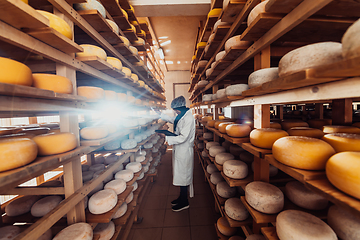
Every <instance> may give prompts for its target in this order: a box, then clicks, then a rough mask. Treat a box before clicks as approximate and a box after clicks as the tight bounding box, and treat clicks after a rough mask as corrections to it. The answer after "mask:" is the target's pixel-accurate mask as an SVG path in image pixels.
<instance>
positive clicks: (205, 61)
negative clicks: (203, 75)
mask: <svg viewBox="0 0 360 240" xmlns="http://www.w3.org/2000/svg"><path fill="white" fill-rule="evenodd" d="M207 64H208V61H207V60H201V61H199V62H198V67H205V66H206V65H207ZM200 82H201V81H200Z"/></svg>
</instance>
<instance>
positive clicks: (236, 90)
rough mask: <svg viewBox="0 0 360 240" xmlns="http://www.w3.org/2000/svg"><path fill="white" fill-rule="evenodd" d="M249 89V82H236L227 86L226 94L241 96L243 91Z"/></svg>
mask: <svg viewBox="0 0 360 240" xmlns="http://www.w3.org/2000/svg"><path fill="white" fill-rule="evenodd" d="M248 89H249V86H248V85H247V84H234V85H230V86H227V87H226V88H225V92H226V96H241V94H242V92H243V91H246V90H248Z"/></svg>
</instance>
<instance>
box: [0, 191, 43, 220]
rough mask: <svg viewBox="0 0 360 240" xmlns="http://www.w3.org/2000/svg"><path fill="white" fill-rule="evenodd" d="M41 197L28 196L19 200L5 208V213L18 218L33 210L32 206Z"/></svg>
mask: <svg viewBox="0 0 360 240" xmlns="http://www.w3.org/2000/svg"><path fill="white" fill-rule="evenodd" d="M39 198H40V196H36V195H28V196H24V197H20V198H17V199H15V200H13V201H11V202H10V203H9V204H7V205H6V206H5V213H6V215H7V216H9V217H16V216H19V215H22V214H24V213H27V212H29V211H30V210H31V207H32V205H33V204H34V203H35V202H36V201H38V200H39Z"/></svg>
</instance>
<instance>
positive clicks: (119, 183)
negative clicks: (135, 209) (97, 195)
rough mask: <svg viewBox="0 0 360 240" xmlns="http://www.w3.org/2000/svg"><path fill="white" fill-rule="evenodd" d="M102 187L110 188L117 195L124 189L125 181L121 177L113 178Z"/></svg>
mask: <svg viewBox="0 0 360 240" xmlns="http://www.w3.org/2000/svg"><path fill="white" fill-rule="evenodd" d="M104 189H112V190H114V191H115V193H116V194H118V195H119V194H121V193H123V192H124V191H125V189H126V182H125V181H124V180H123V179H115V180H112V181H110V182H108V183H107V184H105V186H104Z"/></svg>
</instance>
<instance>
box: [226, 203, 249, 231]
mask: <svg viewBox="0 0 360 240" xmlns="http://www.w3.org/2000/svg"><path fill="white" fill-rule="evenodd" d="M222 208H223V211H224V217H226V220H227V221H228V223H229V225H230V227H241V226H246V225H251V224H252V223H253V220H252V218H251V217H248V218H247V219H245V220H244V221H237V220H234V219H232V218H230V217H229V216H228V215H227V214H226V212H225V209H224V207H222Z"/></svg>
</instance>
